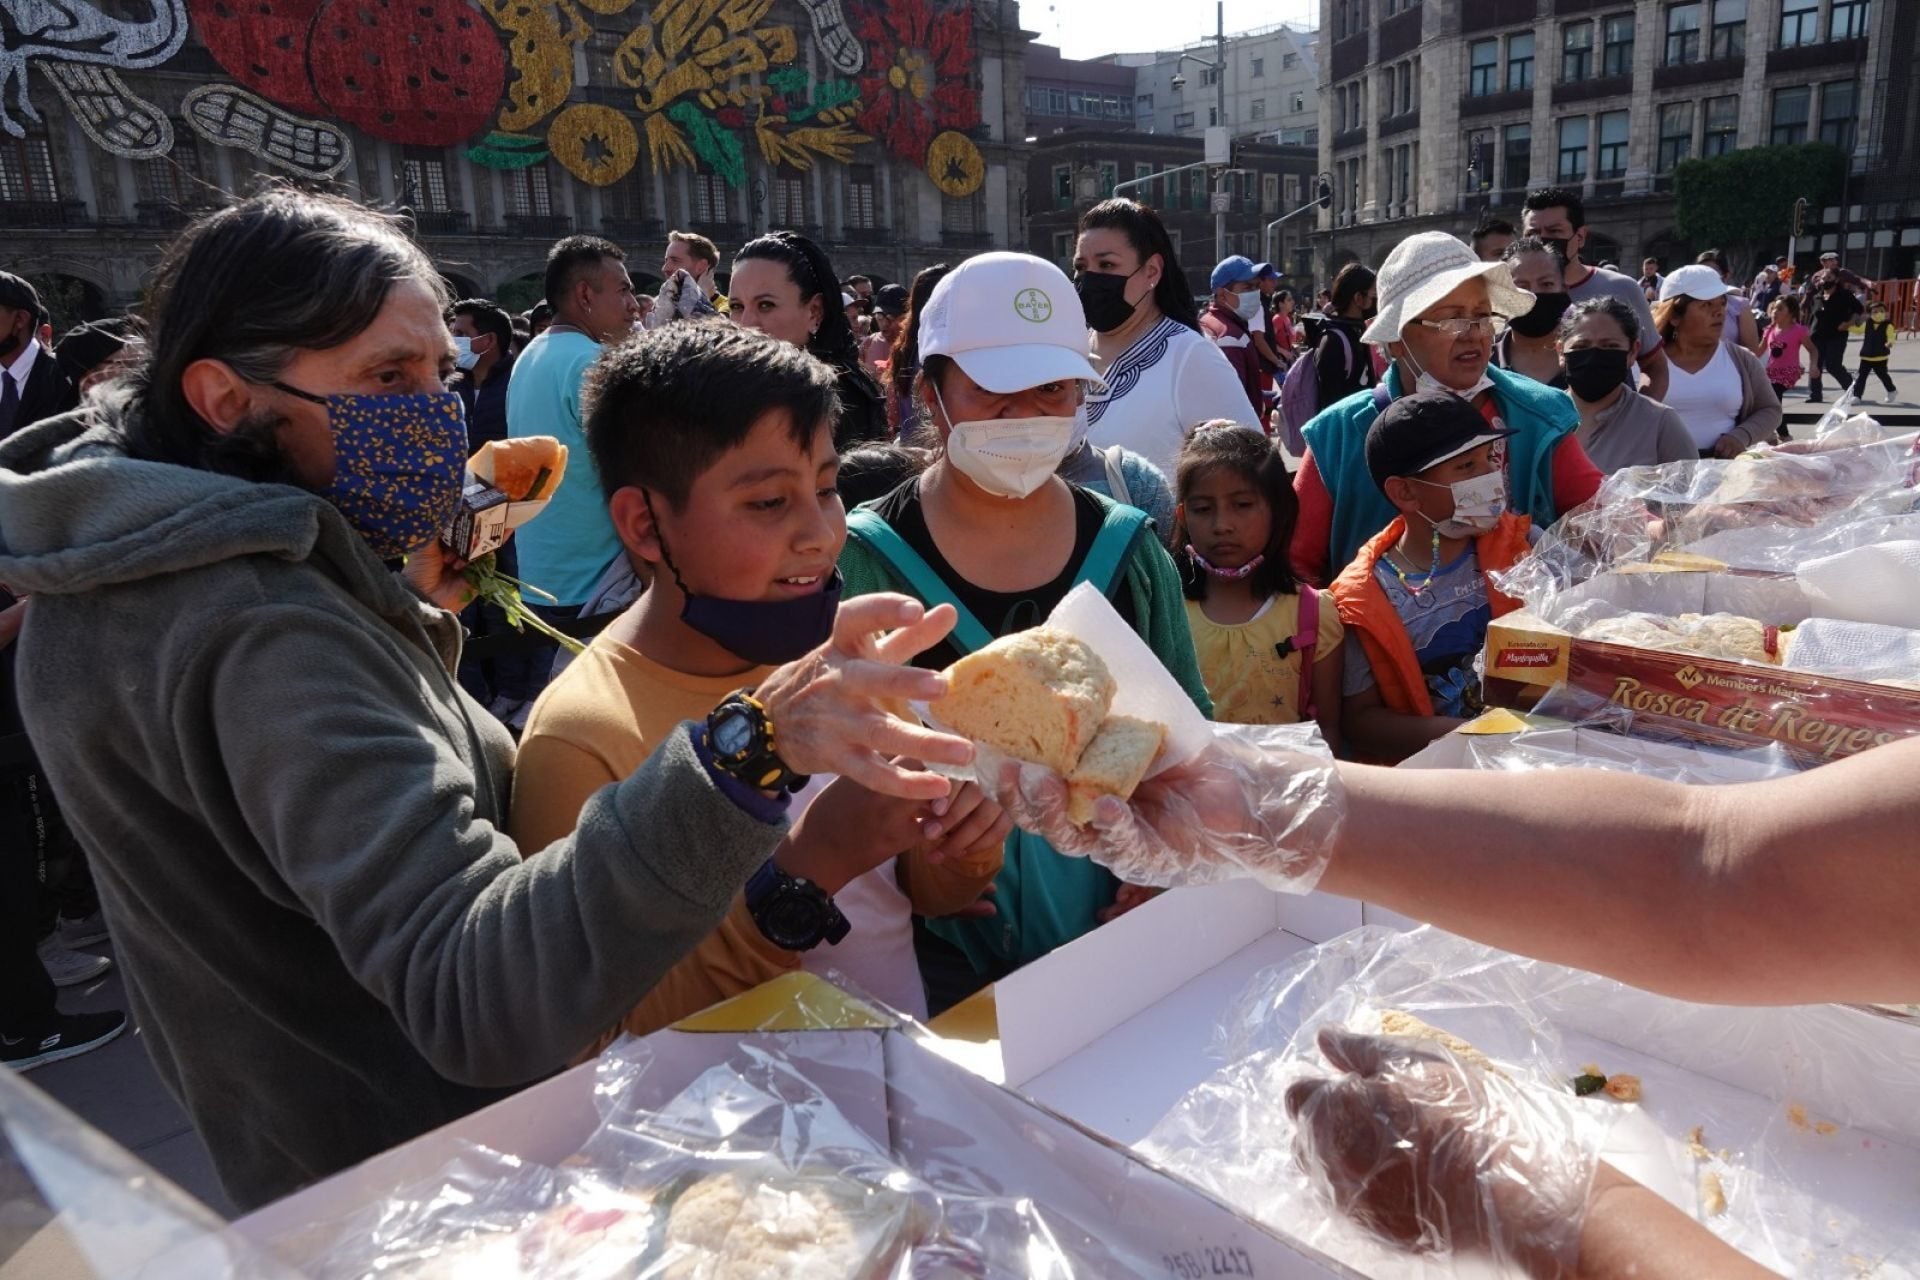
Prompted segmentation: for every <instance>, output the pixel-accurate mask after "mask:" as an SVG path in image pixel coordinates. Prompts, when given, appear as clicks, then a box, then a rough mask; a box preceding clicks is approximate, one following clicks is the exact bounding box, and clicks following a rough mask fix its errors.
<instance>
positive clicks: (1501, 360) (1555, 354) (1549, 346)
mask: <svg viewBox="0 0 1920 1280" xmlns="http://www.w3.org/2000/svg"><path fill="white" fill-rule="evenodd" d="M1503 261H1505V262H1506V264H1507V268H1508V269H1509V270H1510V271H1512V272H1513V282H1514V284H1515V285H1517V286H1519V287H1520V288H1522V289H1525V290H1526V291H1527V292H1528V293H1531V294H1532V295H1533V307H1532V308H1531V309H1530V310H1528V311H1526V312H1524V313H1522V314H1520V315H1517V316H1514V317H1513V318H1512V319H1510V320H1508V321H1507V329H1506V332H1505V333H1502V334H1501V335H1500V336H1499V337H1498V338H1496V339H1495V340H1494V344H1493V357H1492V360H1493V363H1494V364H1495V365H1496V366H1498V367H1499V368H1502V369H1507V370H1510V371H1512V372H1514V373H1518V374H1522V375H1524V376H1525V377H1529V378H1532V379H1533V380H1534V381H1535V382H1544V383H1546V384H1547V385H1548V386H1550V387H1560V388H1563V389H1564V388H1565V387H1566V385H1567V378H1566V373H1565V371H1564V370H1562V369H1561V368H1560V353H1559V349H1558V348H1557V346H1556V345H1555V340H1556V339H1557V338H1558V336H1559V332H1560V317H1561V316H1563V315H1565V314H1566V312H1567V307H1568V306H1569V305H1571V300H1570V299H1569V298H1568V297H1567V287H1566V285H1565V284H1564V283H1563V278H1564V272H1563V263H1562V259H1561V257H1560V254H1559V253H1558V251H1557V250H1555V248H1554V247H1553V246H1552V245H1550V244H1548V243H1547V242H1546V241H1544V240H1542V239H1540V238H1539V237H1538V236H1522V237H1521V238H1520V239H1518V240H1516V241H1514V242H1513V243H1512V244H1510V245H1508V246H1507V251H1506V254H1505V255H1504V256H1503Z"/></svg>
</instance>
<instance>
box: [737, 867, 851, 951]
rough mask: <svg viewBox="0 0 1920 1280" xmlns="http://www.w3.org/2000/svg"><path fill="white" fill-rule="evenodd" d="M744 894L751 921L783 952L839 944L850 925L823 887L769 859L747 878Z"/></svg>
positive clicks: (808, 949)
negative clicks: (790, 872)
mask: <svg viewBox="0 0 1920 1280" xmlns="http://www.w3.org/2000/svg"><path fill="white" fill-rule="evenodd" d="M746 897H747V912H748V914H750V915H751V916H752V917H753V922H754V923H755V924H756V925H758V926H760V932H761V934H762V935H763V936H764V937H765V938H766V940H767V941H768V942H771V943H772V944H773V945H774V946H776V947H779V948H780V949H781V950H782V951H811V950H813V949H814V948H815V947H817V946H819V945H820V944H821V943H822V942H825V943H827V944H828V945H830V946H839V945H840V940H841V939H842V938H844V937H846V936H847V933H848V931H849V930H851V929H852V928H853V926H852V925H850V924H848V923H847V918H846V917H845V916H844V915H842V914H840V908H839V907H836V906H834V905H833V899H832V897H830V896H829V895H828V894H827V891H826V890H824V889H822V888H821V887H820V886H819V885H817V884H815V883H813V881H811V880H803V879H801V878H800V877H799V876H790V875H788V874H787V873H786V872H784V871H782V870H781V869H780V868H779V867H776V866H774V865H773V859H771V858H769V859H767V861H766V862H765V863H763V864H762V865H761V867H760V869H759V870H758V871H756V872H754V873H753V877H752V878H751V879H750V880H748V881H747V890H746Z"/></svg>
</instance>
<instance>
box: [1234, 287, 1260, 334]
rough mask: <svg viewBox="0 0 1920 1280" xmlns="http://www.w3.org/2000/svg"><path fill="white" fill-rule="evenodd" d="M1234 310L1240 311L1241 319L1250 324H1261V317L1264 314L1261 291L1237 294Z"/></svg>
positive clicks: (1250, 290) (1252, 290)
mask: <svg viewBox="0 0 1920 1280" xmlns="http://www.w3.org/2000/svg"><path fill="white" fill-rule="evenodd" d="M1233 309H1234V310H1235V311H1238V312H1239V313H1240V318H1241V319H1242V320H1245V321H1246V322H1247V323H1248V324H1250V325H1251V324H1257V323H1259V320H1260V317H1261V316H1262V315H1263V314H1264V312H1263V310H1262V308H1261V306H1260V291H1259V290H1258V289H1249V290H1247V291H1246V292H1245V293H1242V294H1236V295H1235V296H1234V299H1233Z"/></svg>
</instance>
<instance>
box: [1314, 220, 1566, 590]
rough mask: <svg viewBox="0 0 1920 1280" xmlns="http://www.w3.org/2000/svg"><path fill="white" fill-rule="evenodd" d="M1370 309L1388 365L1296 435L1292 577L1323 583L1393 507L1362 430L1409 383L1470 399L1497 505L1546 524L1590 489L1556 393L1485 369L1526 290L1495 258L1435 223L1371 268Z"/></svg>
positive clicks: (1371, 329)
mask: <svg viewBox="0 0 1920 1280" xmlns="http://www.w3.org/2000/svg"><path fill="white" fill-rule="evenodd" d="M1378 290H1379V306H1380V310H1379V314H1377V315H1376V316H1375V317H1374V319H1373V323H1372V324H1371V325H1369V326H1368V327H1367V331H1366V333H1365V334H1364V335H1363V336H1364V338H1365V339H1366V341H1368V342H1372V343H1382V344H1385V346H1386V348H1387V351H1388V353H1389V354H1390V355H1391V356H1392V357H1393V363H1392V365H1391V366H1390V367H1389V368H1388V370H1387V376H1386V377H1385V379H1383V380H1382V382H1381V383H1380V385H1379V386H1377V387H1374V388H1373V389H1372V390H1370V391H1363V392H1356V393H1355V394H1353V395H1351V396H1348V397H1347V398H1346V399H1345V400H1342V401H1341V402H1340V403H1338V404H1336V405H1334V406H1332V407H1331V408H1328V409H1326V410H1323V411H1322V412H1321V413H1320V414H1318V415H1317V416H1316V417H1315V418H1314V419H1313V421H1311V422H1309V423H1308V424H1307V426H1306V429H1305V431H1304V432H1303V433H1302V434H1303V435H1305V437H1306V441H1307V454H1306V457H1304V458H1303V459H1302V460H1301V463H1300V471H1299V474H1298V475H1297V476H1296V477H1295V480H1294V492H1295V493H1297V494H1298V495H1299V498H1300V523H1299V526H1298V527H1297V529H1296V531H1295V533H1294V542H1293V562H1294V568H1295V570H1296V571H1297V572H1299V573H1300V574H1301V576H1303V577H1305V578H1307V579H1309V580H1311V581H1314V582H1327V581H1330V580H1331V579H1332V578H1333V576H1334V575H1335V574H1337V573H1338V572H1339V571H1340V570H1341V569H1342V568H1344V567H1345V566H1346V565H1347V564H1348V562H1350V561H1351V560H1352V559H1353V557H1354V555H1355V553H1357V552H1358V551H1359V550H1360V548H1361V546H1363V545H1364V544H1365V543H1366V541H1367V540H1368V539H1369V538H1371V537H1373V536H1374V535H1375V534H1377V533H1379V532H1380V531H1381V530H1382V529H1384V528H1386V527H1387V523H1388V522H1389V521H1391V520H1392V519H1393V518H1394V516H1395V515H1397V514H1398V512H1396V511H1395V510H1394V507H1393V504H1392V503H1390V502H1388V501H1387V499H1386V497H1385V495H1384V494H1382V493H1381V492H1380V489H1379V487H1378V486H1377V485H1375V484H1374V482H1373V477H1372V475H1371V474H1370V473H1369V472H1368V470H1367V460H1366V439H1367V427H1368V426H1369V425H1370V424H1371V423H1372V422H1373V420H1374V418H1375V417H1377V416H1378V415H1379V413H1380V411H1381V410H1382V409H1384V408H1385V407H1386V406H1387V405H1388V404H1389V403H1391V402H1392V401H1394V400H1397V399H1399V398H1400V397H1401V396H1404V395H1409V394H1411V393H1413V392H1414V391H1416V390H1438V391H1449V392H1452V393H1453V394H1454V395H1457V396H1463V397H1465V398H1466V399H1468V400H1470V401H1472V402H1473V404H1474V407H1475V408H1477V409H1479V410H1480V412H1481V414H1482V415H1483V416H1484V417H1485V418H1486V419H1487V421H1488V423H1489V424H1492V425H1497V426H1500V427H1503V428H1504V429H1506V430H1508V431H1510V432H1511V433H1512V435H1511V436H1510V437H1509V438H1508V440H1507V461H1506V475H1507V505H1508V509H1509V510H1512V511H1519V512H1525V513H1527V514H1529V515H1531V516H1532V517H1533V520H1534V523H1536V524H1538V525H1540V526H1542V527H1545V526H1547V525H1550V524H1552V523H1553V522H1554V521H1555V520H1557V519H1559V517H1560V514H1561V513H1562V512H1564V511H1568V510H1570V509H1572V508H1573V507H1576V506H1578V505H1579V504H1581V503H1582V502H1585V501H1586V500H1587V499H1588V498H1591V497H1592V496H1593V495H1594V494H1595V493H1596V492H1598V490H1599V488H1600V481H1601V479H1602V477H1601V474H1600V471H1599V469H1598V468H1597V467H1595V466H1594V465H1593V463H1592V461H1591V460H1589V459H1588V457H1587V455H1586V452H1585V451H1584V450H1583V449H1582V448H1581V447H1580V442H1579V441H1578V440H1576V439H1575V438H1574V431H1575V430H1576V429H1577V428H1578V427H1579V425H1580V415H1579V413H1578V411H1577V410H1575V408H1574V406H1573V401H1572V400H1571V399H1570V398H1569V397H1568V396H1567V393H1566V392H1564V391H1559V390H1555V389H1554V388H1551V387H1544V386H1542V385H1540V384H1539V383H1537V382H1535V381H1533V380H1532V379H1531V378H1526V377H1522V376H1521V375H1519V374H1515V373H1509V372H1507V371H1506V370H1504V369H1496V368H1489V367H1488V358H1489V356H1490V355H1491V354H1492V351H1493V335H1494V329H1495V325H1496V319H1495V318H1496V317H1512V316H1517V315H1524V314H1526V313H1527V312H1528V311H1530V310H1532V308H1533V302H1534V299H1533V295H1532V294H1530V293H1528V292H1527V291H1526V290H1524V289H1520V288H1516V287H1515V286H1514V283H1513V274H1512V272H1511V270H1510V269H1509V268H1508V267H1507V266H1506V265H1505V264H1503V263H1498V262H1481V261H1480V260H1479V259H1478V258H1476V257H1475V256H1474V253H1473V250H1472V249H1470V248H1468V247H1467V246H1466V244H1465V243H1463V242H1462V241H1460V240H1457V239H1455V238H1454V237H1453V236H1450V235H1448V234H1446V233H1445V232H1443V231H1426V232H1422V233H1421V234H1419V235H1417V236H1410V237H1408V238H1407V239H1405V240H1403V241H1401V242H1400V244H1399V245H1398V246H1397V247H1396V248H1395V249H1394V251H1393V252H1392V253H1391V254H1390V255H1388V257H1387V261H1386V265H1385V266H1383V267H1381V268H1380V275H1379V280H1378Z"/></svg>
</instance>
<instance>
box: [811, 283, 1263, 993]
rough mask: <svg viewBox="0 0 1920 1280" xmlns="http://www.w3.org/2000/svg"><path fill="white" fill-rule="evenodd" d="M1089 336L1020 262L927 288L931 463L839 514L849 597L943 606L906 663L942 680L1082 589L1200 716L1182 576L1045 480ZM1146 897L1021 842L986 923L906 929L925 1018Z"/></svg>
mask: <svg viewBox="0 0 1920 1280" xmlns="http://www.w3.org/2000/svg"><path fill="white" fill-rule="evenodd" d="M1010 317H1017V319H1010ZM1086 333H1087V324H1086V317H1085V315H1084V314H1083V313H1082V311H1081V309H1080V304H1079V301H1078V299H1077V298H1076V296H1075V294H1074V291H1073V288H1072V286H1071V285H1070V284H1069V283H1068V281H1067V278H1066V276H1065V275H1064V274H1062V272H1061V271H1060V269H1059V268H1058V267H1056V266H1054V265H1053V264H1052V263H1050V262H1046V261H1043V260H1041V259H1039V258H1035V257H1031V256H1029V255H1027V254H1020V253H987V254H981V255H979V256H977V257H973V258H969V259H967V260H966V261H965V262H962V263H960V264H959V265H958V266H956V267H955V268H954V269H953V271H952V272H951V273H950V274H949V275H948V276H947V277H946V278H945V279H944V280H942V281H941V282H940V283H939V285H937V286H936V287H935V288H934V291H933V296H932V297H931V298H930V299H929V300H928V303H927V309H926V312H925V314H924V316H923V317H922V320H921V327H920V358H921V371H920V379H919V383H918V385H917V387H916V391H917V394H918V396H919V399H920V405H921V408H922V410H923V412H924V413H925V414H926V416H927V418H928V420H929V422H930V424H931V426H932V428H933V431H934V432H935V434H936V436H937V438H938V441H939V454H938V456H937V457H936V458H935V459H934V461H933V463H932V464H931V465H930V466H929V467H928V468H927V469H926V470H925V471H924V472H922V473H921V474H919V475H917V476H915V477H914V478H913V479H911V480H909V481H908V482H906V483H905V484H902V485H901V486H900V487H899V488H898V489H895V490H894V491H893V492H892V493H890V494H888V495H887V496H886V497H884V498H881V499H879V500H878V501H876V502H870V503H868V504H866V505H865V506H863V507H860V508H857V509H856V510H854V511H852V512H849V513H848V515H847V544H846V548H845V549H844V550H843V551H842V552H841V554H840V572H841V573H842V575H844V577H845V579H846V588H845V596H846V598H847V599H849V600H851V599H853V598H855V597H857V596H861V595H866V594H869V593H872V592H877V591H880V592H884V591H901V592H905V593H906V594H907V595H909V596H911V597H913V598H914V599H916V600H919V601H920V602H922V603H923V604H925V605H928V606H932V605H934V604H936V603H950V604H952V605H954V606H955V608H956V609H957V610H958V612H959V615H960V616H959V621H958V622H957V623H956V624H955V627H954V630H953V631H952V632H951V633H950V635H949V636H948V637H947V639H946V640H944V641H942V642H941V643H940V644H938V645H936V646H934V647H933V648H932V649H929V650H928V651H926V652H925V653H923V654H921V655H920V657H919V658H918V659H916V660H915V661H916V662H917V663H919V664H920V665H922V666H925V667H930V668H933V669H936V670H938V669H940V668H943V667H945V666H947V665H948V664H950V663H952V662H954V661H956V660H958V659H959V658H960V657H962V656H964V655H965V654H967V653H971V652H973V651H975V650H977V649H979V648H981V647H982V646H984V645H986V644H988V643H989V642H991V641H993V640H994V639H996V638H998V637H1000V636H1004V635H1010V634H1013V633H1015V632H1018V631H1024V630H1027V629H1028V628H1031V627H1035V626H1038V625H1040V624H1041V623H1042V622H1045V621H1046V619H1047V616H1048V615H1049V614H1050V613H1051V612H1052V611H1053V608H1054V606H1055V605H1057V604H1058V603H1059V602H1060V601H1061V599H1062V598H1063V597H1065V595H1066V594H1067V592H1068V591H1069V590H1071V589H1072V588H1073V587H1074V586H1076V585H1077V584H1079V583H1081V582H1090V583H1092V584H1093V585H1094V587H1095V588H1096V589H1097V590H1099V591H1101V592H1103V593H1105V595H1106V596H1107V598H1108V599H1109V600H1110V601H1112V603H1113V607H1114V609H1115V611H1116V612H1117V613H1119V615H1120V617H1121V618H1122V619H1124V620H1125V621H1126V622H1127V623H1128V625H1130V626H1131V627H1132V628H1133V629H1134V631H1135V632H1137V633H1138V634H1139V636H1140V638H1141V639H1142V640H1143V641H1144V642H1145V643H1146V645H1147V647H1148V648H1149V649H1151V650H1152V651H1153V653H1154V655H1155V656H1156V657H1158V658H1159V659H1160V661H1161V662H1162V663H1164V664H1165V665H1166V667H1167V669H1168V670H1169V671H1170V672H1171V673H1172V674H1173V677H1174V679H1175V680H1176V681H1178V682H1179V684H1180V686H1181V688H1182V689H1183V690H1185V691H1186V693H1187V695H1188V696H1189V697H1191V698H1192V699H1193V702H1194V705H1195V706H1197V707H1198V708H1199V709H1200V711H1201V712H1202V714H1206V715H1211V714H1212V711H1213V703H1212V701H1211V700H1210V699H1209V698H1208V697H1207V690H1206V685H1205V684H1204V683H1203V681H1202V680H1201V678H1200V671H1199V667H1198V665H1197V664H1196V663H1195V661H1194V654H1193V635H1192V633H1191V631H1189V630H1188V626H1187V612H1186V609H1185V608H1184V607H1183V605H1182V603H1181V586H1180V575H1179V572H1178V571H1177V570H1176V569H1175V568H1174V563H1173V558H1172V557H1171V556H1169V555H1168V554H1167V551H1166V548H1164V547H1163V546H1161V545H1160V540H1159V539H1158V538H1157V537H1156V536H1155V535H1154V532H1153V530H1152V528H1151V527H1150V523H1149V521H1148V519H1147V517H1146V516H1145V515H1143V514H1142V513H1141V512H1139V511H1138V510H1136V509H1134V508H1132V507H1126V506H1120V505H1118V504H1116V503H1113V502H1110V501H1108V500H1107V499H1105V498H1102V497H1100V496H1099V495H1097V494H1095V493H1092V492H1089V491H1088V490H1086V489H1083V488H1079V487H1077V486H1075V485H1071V484H1069V483H1067V482H1066V481H1065V480H1062V479H1060V478H1059V476H1058V475H1057V474H1055V470H1056V468H1057V467H1058V466H1059V465H1060V463H1061V461H1062V460H1063V459H1064V458H1065V457H1066V455H1067V452H1068V450H1069V449H1071V448H1072V447H1073V445H1074V436H1075V434H1076V431H1077V430H1078V419H1079V417H1080V414H1079V406H1080V404H1081V401H1082V399H1083V395H1084V388H1085V387H1086V385H1087V384H1089V383H1092V382H1095V381H1096V380H1097V379H1098V377H1099V374H1098V373H1097V372H1096V370H1095V369H1094V367H1093V365H1092V362H1091V361H1090V360H1089V359H1088V357H1087V346H1086ZM1249 438H1250V439H1256V440H1258V439H1261V437H1258V436H1253V435H1252V434H1251V433H1249ZM1146 896H1148V891H1146V890H1142V889H1128V890H1126V892H1125V894H1124V896H1123V895H1122V886H1121V884H1120V882H1119V881H1118V880H1116V879H1115V878H1114V877H1113V875H1112V874H1111V873H1109V872H1108V871H1106V870H1105V869H1104V868H1102V867H1100V866H1099V864H1097V863H1094V862H1092V861H1090V860H1087V859H1084V858H1068V857H1065V856H1063V855H1061V854H1059V853H1057V852H1056V851H1055V850H1054V849H1053V848H1052V847H1051V846H1050V845H1048V844H1046V843H1045V842H1044V841H1040V840H1037V839H1035V838H1033V837H1032V836H1025V835H1020V834H1015V835H1014V836H1013V837H1012V838H1011V839H1010V840H1009V841H1008V843H1007V845H1006V848H1005V860H1004V865H1003V867H1002V869H1001V871H1000V874H999V876H998V877H997V878H996V880H995V892H994V903H995V909H996V912H997V914H995V915H994V916H992V917H988V918H984V919H982V918H966V919H934V920H929V919H925V918H921V919H918V920H916V922H915V947H914V949H915V952H916V953H917V956H918V959H919V961H920V973H921V977H922V979H923V980H924V982H925V986H926V993H927V1007H928V1010H929V1012H930V1013H933V1014H938V1013H939V1012H940V1010H942V1009H945V1008H947V1007H950V1006H951V1005H953V1004H955V1003H957V1002H958V1001H960V1000H962V999H965V998H966V997H967V996H969V995H971V994H972V993H973V992H975V991H977V990H979V989H980V988H981V987H983V986H985V985H986V984H987V983H989V982H993V981H996V980H998V979H999V978H1002V977H1004V976H1006V975H1007V974H1009V973H1011V972H1013V971H1014V970H1015V969H1017V968H1019V967H1020V966H1021V965H1023V964H1026V963H1027V962H1029V961H1031V960H1035V959H1038V958H1039V957H1040V956H1042V955H1045V954H1046V953H1047V952H1049V951H1051V950H1053V949H1054V948H1055V947H1058V946H1060V945H1062V944H1063V943H1067V942H1070V941H1072V940H1073V939H1075V938H1077V937H1079V936H1081V935H1082V934H1085V933H1087V932H1089V931H1091V930H1092V929H1094V928H1095V927H1097V926H1098V925H1099V924H1100V923H1101V922H1102V921H1103V920H1106V919H1111V918H1112V916H1113V915H1114V914H1116V908H1118V909H1125V908H1126V907H1128V906H1130V905H1133V904H1135V903H1137V902H1139V901H1143V900H1144V899H1145V897H1146Z"/></svg>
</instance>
